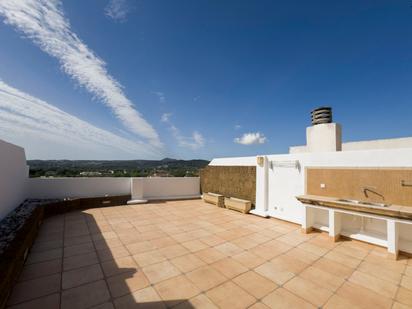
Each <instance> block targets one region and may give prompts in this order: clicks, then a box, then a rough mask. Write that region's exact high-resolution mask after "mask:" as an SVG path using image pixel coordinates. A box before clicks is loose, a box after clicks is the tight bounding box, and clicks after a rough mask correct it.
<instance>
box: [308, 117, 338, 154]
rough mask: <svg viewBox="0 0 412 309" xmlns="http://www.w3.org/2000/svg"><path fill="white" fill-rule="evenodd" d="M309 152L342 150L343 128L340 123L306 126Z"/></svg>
mask: <svg viewBox="0 0 412 309" xmlns="http://www.w3.org/2000/svg"><path fill="white" fill-rule="evenodd" d="M306 147H307V151H308V152H332V151H341V150H342V129H341V126H340V125H339V124H338V123H323V124H317V125H314V126H311V127H307V128H306Z"/></svg>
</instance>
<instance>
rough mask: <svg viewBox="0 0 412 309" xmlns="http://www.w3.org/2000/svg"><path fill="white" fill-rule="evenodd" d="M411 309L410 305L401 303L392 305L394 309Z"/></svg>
mask: <svg viewBox="0 0 412 309" xmlns="http://www.w3.org/2000/svg"><path fill="white" fill-rule="evenodd" d="M410 308H411V307H410V306H408V305H404V304H401V303H399V302H397V301H396V302H394V303H393V305H392V309H410Z"/></svg>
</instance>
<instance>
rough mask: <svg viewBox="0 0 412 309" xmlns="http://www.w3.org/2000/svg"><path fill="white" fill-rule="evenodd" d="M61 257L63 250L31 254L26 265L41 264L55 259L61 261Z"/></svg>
mask: <svg viewBox="0 0 412 309" xmlns="http://www.w3.org/2000/svg"><path fill="white" fill-rule="evenodd" d="M62 257H63V249H62V248H57V249H51V250H47V251H41V252H31V253H30V254H29V256H28V258H27V261H26V265H29V264H34V263H41V262H46V261H50V260H55V259H61V258H62Z"/></svg>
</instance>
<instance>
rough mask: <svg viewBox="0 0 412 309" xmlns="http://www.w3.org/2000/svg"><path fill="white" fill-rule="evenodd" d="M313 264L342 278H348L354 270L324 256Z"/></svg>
mask: <svg viewBox="0 0 412 309" xmlns="http://www.w3.org/2000/svg"><path fill="white" fill-rule="evenodd" d="M312 266H313V267H316V268H319V269H321V270H323V271H326V272H328V273H330V274H332V275H335V276H338V277H341V278H348V277H349V276H350V275H352V273H353V271H354V270H353V268H350V267H347V266H345V265H342V264H339V263H338V262H335V261H332V260H330V259H327V258H323V257H322V258H320V259H319V260H317V261H315V262H314V263H313V264H312Z"/></svg>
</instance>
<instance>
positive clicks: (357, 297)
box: [336, 282, 392, 309]
mask: <svg viewBox="0 0 412 309" xmlns="http://www.w3.org/2000/svg"><path fill="white" fill-rule="evenodd" d="M336 294H337V295H338V296H340V297H341V298H344V299H345V300H346V301H348V302H350V303H352V304H355V305H356V306H359V307H361V308H365V309H370V308H390V307H391V305H392V300H391V299H389V298H386V297H384V296H382V295H380V294H378V293H375V292H373V291H372V290H369V289H367V288H364V287H362V286H360V285H357V284H354V283H351V282H346V283H344V284H343V285H342V287H340V288H339V289H338V290H337V291H336Z"/></svg>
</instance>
